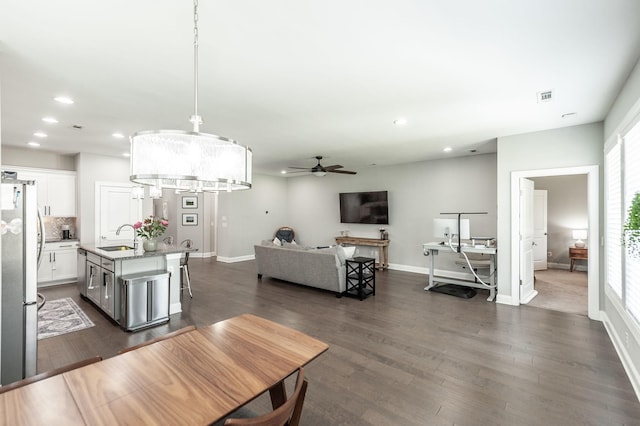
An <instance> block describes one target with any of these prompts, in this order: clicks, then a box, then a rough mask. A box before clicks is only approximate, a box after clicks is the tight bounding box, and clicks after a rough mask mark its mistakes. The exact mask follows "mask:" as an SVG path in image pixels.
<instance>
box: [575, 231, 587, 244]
mask: <svg viewBox="0 0 640 426" xmlns="http://www.w3.org/2000/svg"><path fill="white" fill-rule="evenodd" d="M572 232H573V239H574V240H576V241H575V243H574V245H575V246H576V247H577V248H584V247H585V246H586V244H585V243H584V241H582V240H583V239H584V238H587V230H586V229H574V230H573V231H572Z"/></svg>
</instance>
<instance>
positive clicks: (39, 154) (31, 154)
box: [2, 146, 76, 171]
mask: <svg viewBox="0 0 640 426" xmlns="http://www.w3.org/2000/svg"><path fill="white" fill-rule="evenodd" d="M75 157H76V155H75V154H74V155H63V154H58V153H55V152H49V151H41V150H39V149H23V148H15V147H11V146H3V147H2V164H11V165H13V166H22V167H34V168H41V169H54V170H69V171H75V170H76V164H75V161H76V160H75Z"/></svg>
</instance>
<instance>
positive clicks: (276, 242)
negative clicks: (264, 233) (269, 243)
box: [273, 237, 282, 246]
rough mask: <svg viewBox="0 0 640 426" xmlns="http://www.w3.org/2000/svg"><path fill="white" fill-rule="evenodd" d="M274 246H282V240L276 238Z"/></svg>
mask: <svg viewBox="0 0 640 426" xmlns="http://www.w3.org/2000/svg"><path fill="white" fill-rule="evenodd" d="M273 244H275V245H277V246H281V245H282V243H281V242H280V240H279V239H278V237H275V238H274V239H273Z"/></svg>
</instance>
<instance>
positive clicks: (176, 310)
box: [169, 302, 182, 315]
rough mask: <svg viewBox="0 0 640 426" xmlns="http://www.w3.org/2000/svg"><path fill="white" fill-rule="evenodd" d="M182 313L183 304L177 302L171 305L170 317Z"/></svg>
mask: <svg viewBox="0 0 640 426" xmlns="http://www.w3.org/2000/svg"><path fill="white" fill-rule="evenodd" d="M180 312H182V303H180V302H177V303H171V304H170V305H169V315H173V314H179V313H180Z"/></svg>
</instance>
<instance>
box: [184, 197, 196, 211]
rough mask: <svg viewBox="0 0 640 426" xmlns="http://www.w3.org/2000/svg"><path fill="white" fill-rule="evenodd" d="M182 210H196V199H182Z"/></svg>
mask: <svg viewBox="0 0 640 426" xmlns="http://www.w3.org/2000/svg"><path fill="white" fill-rule="evenodd" d="M182 208H183V209H197V208H198V197H182Z"/></svg>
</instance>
